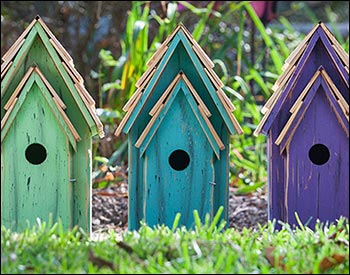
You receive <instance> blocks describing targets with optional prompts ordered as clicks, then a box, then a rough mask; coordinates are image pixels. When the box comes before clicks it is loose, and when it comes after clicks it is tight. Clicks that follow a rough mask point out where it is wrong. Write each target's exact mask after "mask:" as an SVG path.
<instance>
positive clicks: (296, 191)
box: [259, 25, 349, 228]
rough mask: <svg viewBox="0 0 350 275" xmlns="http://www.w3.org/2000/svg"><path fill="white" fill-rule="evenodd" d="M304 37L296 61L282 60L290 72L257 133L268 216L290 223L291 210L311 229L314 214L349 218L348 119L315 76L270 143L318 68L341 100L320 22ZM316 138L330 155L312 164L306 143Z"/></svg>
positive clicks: (343, 81) (340, 71)
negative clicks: (263, 154) (262, 140)
mask: <svg viewBox="0 0 350 275" xmlns="http://www.w3.org/2000/svg"><path fill="white" fill-rule="evenodd" d="M309 37H310V39H309V41H308V44H307V45H306V46H305V48H304V50H303V52H302V53H301V54H300V59H299V60H297V61H294V62H296V63H293V62H292V63H293V64H290V63H288V64H285V65H286V68H289V70H291V68H292V67H293V65H294V66H295V70H294V72H293V73H292V74H291V75H290V76H289V79H288V81H287V82H286V84H285V85H282V87H278V86H277V87H278V88H282V90H280V91H279V92H280V94H277V99H276V101H275V102H274V103H273V104H272V107H269V108H270V109H271V110H269V112H267V113H265V116H266V117H264V119H266V120H262V127H261V128H260V129H261V130H260V132H261V133H263V134H267V135H268V144H267V149H268V152H267V154H268V194H269V200H268V214H269V219H270V220H273V219H276V220H281V221H284V222H288V223H290V224H294V225H296V224H297V223H296V220H295V215H294V212H295V211H298V214H299V216H300V217H301V220H302V222H304V223H305V222H307V221H308V220H309V219H310V218H312V220H311V222H310V223H309V225H310V226H311V227H313V226H314V224H315V221H316V219H317V218H319V219H320V220H321V221H327V220H328V221H334V220H336V219H337V218H339V215H344V216H346V217H348V216H349V207H348V205H349V192H348V191H349V187H348V182H349V174H348V165H349V163H348V162H349V159H348V158H349V156H348V142H349V140H348V138H349V137H348V126H347V125H348V122H347V121H346V118H345V115H344V114H343V113H342V110H341V108H340V105H339V102H337V99H338V96H336V95H334V94H332V92H331V90H330V89H331V88H330V87H327V86H328V84H326V82H325V79H322V77H320V76H319V77H318V79H316V82H315V84H313V85H312V86H311V87H309V89H308V91H307V94H306V96H305V98H303V99H302V101H303V103H302V104H303V105H302V107H301V109H300V110H302V111H300V112H299V111H297V112H299V113H298V114H297V116H296V118H295V120H294V121H293V122H292V123H291V125H290V128H289V129H288V131H287V132H286V134H285V136H284V138H283V140H282V143H281V144H280V145H276V144H275V142H276V140H277V138H278V137H279V136H280V134H281V131H282V129H284V127H285V126H286V123H287V122H288V121H289V119H290V118H291V112H290V110H291V107H292V106H293V105H294V104H295V102H296V101H297V100H298V99H299V97H300V95H301V93H302V92H303V90H304V89H305V87H307V85H308V84H309V83H310V80H311V79H312V77H313V75H314V74H315V73H316V72H317V71H318V70H324V72H326V74H327V75H329V78H330V80H331V81H332V82H333V84H334V86H335V87H336V88H337V89H338V90H339V93H340V94H341V95H342V96H343V98H344V102H346V103H349V88H348V87H349V75H348V73H346V70H345V69H344V66H345V64H343V63H342V61H341V60H340V57H339V56H338V53H336V52H335V50H334V48H333V47H332V45H331V43H330V42H329V40H328V38H327V37H326V35H325V34H324V32H323V30H322V28H321V26H320V25H319V26H316V27H315V31H314V32H313V33H312V35H311V36H309ZM300 49H302V48H300ZM294 54H295V53H294ZM289 60H292V59H289ZM287 65H288V66H287ZM276 83H277V82H276ZM279 83H281V82H279ZM320 83H321V84H322V85H319V84H320ZM316 84H317V85H318V86H317V85H316ZM278 88H277V89H278ZM315 89H316V90H315ZM332 89H333V88H332ZM308 104H310V105H308ZM305 105H308V107H307V108H306V109H305V108H304V107H305ZM347 106H348V105H347ZM347 108H348V107H347ZM300 119H301V121H302V122H300V124H299V120H300ZM344 123H345V124H344ZM329 125H331V126H329ZM259 126H260V125H259ZM318 142H319V143H322V144H325V145H326V146H327V147H328V148H329V149H330V151H331V158H330V160H329V161H328V162H327V163H326V164H324V165H316V164H313V163H312V162H311V160H310V159H309V156H308V152H309V149H310V147H311V146H312V145H314V144H316V143H318ZM285 146H286V147H285ZM284 148H285V149H284ZM342 148H345V150H343V149H342ZM340 190H342V191H340ZM276 226H277V228H278V227H280V225H278V224H276Z"/></svg>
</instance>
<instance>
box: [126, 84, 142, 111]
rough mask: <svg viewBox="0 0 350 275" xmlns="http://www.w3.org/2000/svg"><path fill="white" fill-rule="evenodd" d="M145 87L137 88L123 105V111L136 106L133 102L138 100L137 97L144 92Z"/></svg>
mask: <svg viewBox="0 0 350 275" xmlns="http://www.w3.org/2000/svg"><path fill="white" fill-rule="evenodd" d="M142 91H143V89H137V90H136V91H135V92H134V93H133V94H132V96H131V97H130V98H129V100H128V101H127V102H126V104H125V105H124V107H123V109H122V110H123V111H124V112H128V111H129V110H130V107H131V106H135V104H133V103H134V102H135V100H136V98H137V97H138V95H139V94H142Z"/></svg>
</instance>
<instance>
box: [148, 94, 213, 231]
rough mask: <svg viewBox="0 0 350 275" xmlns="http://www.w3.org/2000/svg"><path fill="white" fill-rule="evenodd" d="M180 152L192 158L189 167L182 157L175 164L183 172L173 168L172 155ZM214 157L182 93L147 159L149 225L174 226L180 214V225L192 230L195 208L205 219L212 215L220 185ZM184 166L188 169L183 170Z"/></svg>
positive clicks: (161, 126)
mask: <svg viewBox="0 0 350 275" xmlns="http://www.w3.org/2000/svg"><path fill="white" fill-rule="evenodd" d="M160 144H161V146H159V145H160ZM176 150H183V151H184V152H186V153H184V152H183V153H182V154H188V157H189V163H188V166H186V163H187V162H186V159H185V157H184V156H182V155H180V157H181V158H180V159H177V160H175V165H179V166H180V168H181V170H176V169H174V168H172V166H171V154H172V153H173V152H175V151H176ZM176 152H179V151H176ZM176 152H175V153H176ZM180 153H181V152H180ZM180 153H179V154H180ZM214 158H216V157H215V155H214V153H213V150H212V148H211V146H210V144H209V142H208V140H207V138H206V137H205V134H204V133H203V130H202V129H201V127H200V126H199V127H198V120H197V118H196V117H195V114H194V112H193V111H192V110H191V107H190V106H189V104H188V101H187V99H186V98H185V95H184V94H183V93H178V94H177V96H176V98H175V101H174V103H173V104H172V105H171V108H170V109H169V111H168V112H167V113H166V116H165V117H164V119H163V122H162V124H161V125H160V126H159V128H158V130H157V134H156V135H155V136H154V138H153V139H152V141H151V143H150V145H149V147H148V148H147V150H146V152H145V156H144V161H143V162H144V163H143V164H144V165H143V170H144V172H143V174H144V177H145V178H144V183H145V186H144V188H145V190H143V192H144V200H145V201H144V203H145V204H144V209H143V211H144V212H145V214H144V215H145V217H146V222H147V224H149V225H150V226H153V225H156V224H165V225H167V226H169V227H171V226H172V223H173V222H174V218H175V215H176V213H178V212H179V213H181V220H180V223H181V224H183V225H186V226H187V227H190V226H193V210H194V209H197V210H198V212H199V215H200V217H201V219H202V220H204V217H205V214H206V213H208V214H210V215H211V216H212V214H213V209H212V208H213V188H215V187H214V185H215V182H216V179H215V170H214V166H213V164H214ZM182 165H184V166H186V168H184V169H182V168H183V167H184V166H182ZM175 167H176V166H175Z"/></svg>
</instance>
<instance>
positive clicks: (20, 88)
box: [4, 67, 34, 111]
mask: <svg viewBox="0 0 350 275" xmlns="http://www.w3.org/2000/svg"><path fill="white" fill-rule="evenodd" d="M33 71H34V67H29V69H28V71H27V72H26V73H25V75H24V76H23V78H22V79H21V81H20V82H19V83H18V85H17V87H16V89H15V90H14V92H13V93H12V95H11V96H10V98H9V100H8V101H7V102H6V104H5V106H4V109H5V110H6V111H8V110H9V108H10V106H11V105H13V101H14V100H15V99H16V98H17V97H18V95H19V93H20V91H21V90H22V88H23V86H24V84H25V83H26V82H27V80H28V78H29V76H30V75H31V74H32V72H33Z"/></svg>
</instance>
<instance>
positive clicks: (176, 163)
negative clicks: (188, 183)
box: [169, 150, 190, 171]
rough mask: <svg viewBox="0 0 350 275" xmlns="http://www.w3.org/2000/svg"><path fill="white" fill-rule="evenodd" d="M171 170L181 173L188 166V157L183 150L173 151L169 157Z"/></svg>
mask: <svg viewBox="0 0 350 275" xmlns="http://www.w3.org/2000/svg"><path fill="white" fill-rule="evenodd" d="M169 164H170V166H171V168H173V169H175V170H177V171H182V170H184V169H186V167H187V166H188V165H189V164H190V156H189V155H188V153H187V152H185V151H184V150H175V151H174V152H172V153H171V154H170V156H169Z"/></svg>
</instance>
